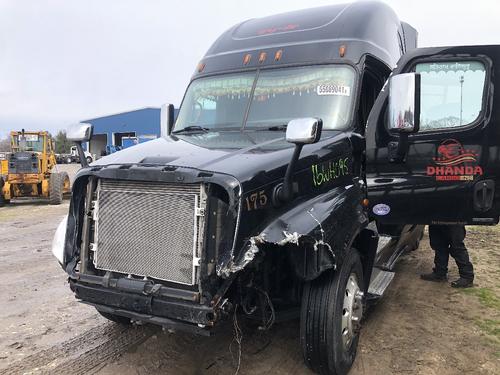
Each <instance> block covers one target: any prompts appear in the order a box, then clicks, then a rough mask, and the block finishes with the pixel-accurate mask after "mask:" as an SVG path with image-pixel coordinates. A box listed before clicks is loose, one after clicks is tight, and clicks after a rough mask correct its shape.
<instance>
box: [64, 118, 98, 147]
mask: <svg viewBox="0 0 500 375" xmlns="http://www.w3.org/2000/svg"><path fill="white" fill-rule="evenodd" d="M66 137H67V138H68V140H70V141H73V142H88V141H89V140H90V138H91V137H92V125H91V124H86V123H79V124H74V125H70V126H69V127H68V129H67V130H66Z"/></svg>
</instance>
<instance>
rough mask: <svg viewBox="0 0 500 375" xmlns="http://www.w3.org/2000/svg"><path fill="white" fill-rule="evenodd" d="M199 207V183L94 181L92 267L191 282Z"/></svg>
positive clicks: (201, 208)
mask: <svg viewBox="0 0 500 375" xmlns="http://www.w3.org/2000/svg"><path fill="white" fill-rule="evenodd" d="M205 205H206V197H205V194H204V189H203V185H201V184H167V183H152V182H136V181H123V180H109V179H102V180H100V181H99V184H98V187H97V202H96V203H95V210H94V212H95V225H96V226H95V236H94V243H93V244H91V250H93V251H95V254H94V265H95V267H96V268H97V269H102V270H108V271H115V272H120V273H125V274H131V275H136V276H147V277H152V278H156V279H160V280H166V281H172V282H176V283H181V284H187V285H194V284H195V282H196V265H197V260H198V257H199V246H200V243H202V238H201V236H202V235H203V230H202V229H203V213H204V208H205Z"/></svg>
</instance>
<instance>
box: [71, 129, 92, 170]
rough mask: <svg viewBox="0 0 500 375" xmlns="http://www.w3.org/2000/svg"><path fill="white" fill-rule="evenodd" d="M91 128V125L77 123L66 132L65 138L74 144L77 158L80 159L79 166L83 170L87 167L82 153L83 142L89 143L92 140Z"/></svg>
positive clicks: (87, 164)
mask: <svg viewBox="0 0 500 375" xmlns="http://www.w3.org/2000/svg"><path fill="white" fill-rule="evenodd" d="M92 132H93V127H92V124H86V123H79V124H74V125H70V126H69V127H68V129H67V130H66V138H68V139H69V140H70V141H73V142H75V144H76V149H77V150H78V157H79V158H80V164H81V166H82V167H83V168H86V167H88V166H89V163H88V162H87V157H86V156H85V152H84V151H83V146H82V143H83V142H88V141H90V138H92Z"/></svg>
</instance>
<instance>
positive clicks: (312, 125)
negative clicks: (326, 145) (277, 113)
mask: <svg viewBox="0 0 500 375" xmlns="http://www.w3.org/2000/svg"><path fill="white" fill-rule="evenodd" d="M322 129H323V121H322V120H321V119H320V118H314V117H306V118H297V119H294V120H291V121H290V122H289V123H288V126H287V127H286V140H287V142H290V143H295V144H303V145H304V144H310V143H316V142H318V141H319V139H320V137H321V130H322Z"/></svg>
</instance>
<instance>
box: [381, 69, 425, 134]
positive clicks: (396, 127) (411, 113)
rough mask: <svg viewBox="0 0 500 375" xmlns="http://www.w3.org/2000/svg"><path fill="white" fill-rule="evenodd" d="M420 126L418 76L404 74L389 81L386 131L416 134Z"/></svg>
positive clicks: (415, 74)
mask: <svg viewBox="0 0 500 375" xmlns="http://www.w3.org/2000/svg"><path fill="white" fill-rule="evenodd" d="M419 125H420V74H418V73H404V74H398V75H395V76H392V77H391V78H390V80H389V123H388V126H387V127H388V130H389V131H391V132H399V133H416V132H418V130H419Z"/></svg>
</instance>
